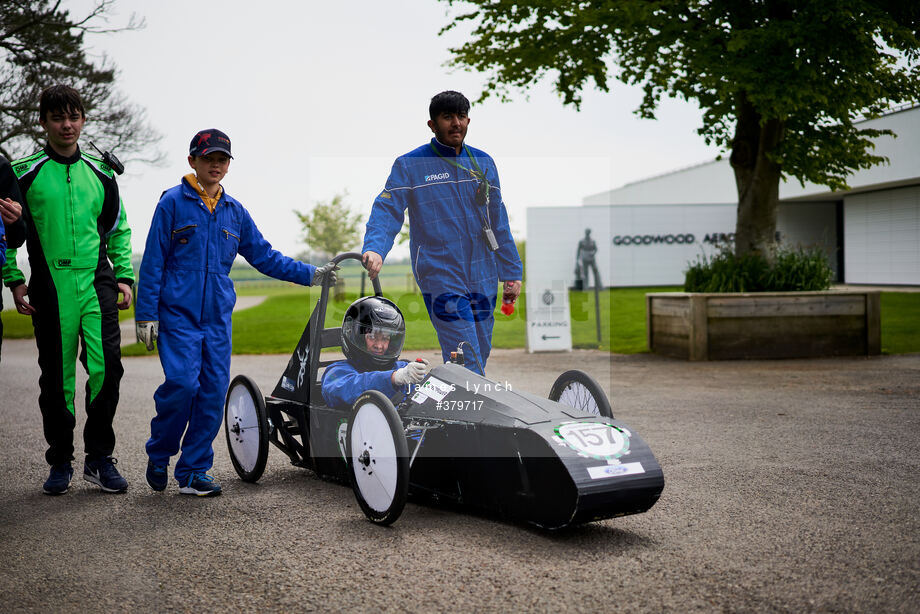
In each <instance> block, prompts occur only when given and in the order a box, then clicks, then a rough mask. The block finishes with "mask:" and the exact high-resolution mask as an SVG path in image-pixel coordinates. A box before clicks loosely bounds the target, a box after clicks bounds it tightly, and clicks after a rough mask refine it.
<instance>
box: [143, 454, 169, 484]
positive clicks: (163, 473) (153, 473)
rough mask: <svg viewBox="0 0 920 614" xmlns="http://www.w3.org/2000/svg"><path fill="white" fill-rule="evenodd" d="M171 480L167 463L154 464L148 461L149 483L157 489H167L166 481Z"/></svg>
mask: <svg viewBox="0 0 920 614" xmlns="http://www.w3.org/2000/svg"><path fill="white" fill-rule="evenodd" d="M168 481H169V474H168V473H167V469H166V465H154V464H153V462H152V461H147V485H148V486H150V488H152V489H154V490H155V491H157V492H159V491H161V490H166V483H167V482H168Z"/></svg>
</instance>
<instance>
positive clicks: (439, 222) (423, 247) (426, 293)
mask: <svg viewBox="0 0 920 614" xmlns="http://www.w3.org/2000/svg"><path fill="white" fill-rule="evenodd" d="M469 109H470V103H469V100H467V99H466V97H465V96H463V94H461V93H459V92H453V91H447V92H441V93H440V94H438V95H437V96H435V97H434V98H432V99H431V104H430V105H429V108H428V113H429V116H430V119H429V121H428V127H429V128H430V129H431V131H432V132H433V133H434V138H432V139H431V141H430V142H429V143H426V144H425V145H422V146H421V147H418V148H417V149H414V150H413V151H410V152H409V153H407V154H405V155H402V156H400V157H399V158H397V159H396V162H394V163H393V168H392V170H391V171H390V177H389V178H388V179H387V182H386V186H385V187H384V189H383V191H382V192H381V193H380V194H379V195H378V196H377V198H376V199H375V200H374V205H373V208H372V210H371V215H370V218H369V219H368V222H367V228H366V230H365V234H364V246H363V248H362V250H361V251H362V252H363V254H364V265H365V267H366V268H367V270H368V273H369V276H370V277H371V278H372V279H373V278H374V277H376V276H377V274H378V273H379V272H380V268H381V267H382V266H383V259H384V257H386V255H387V253H389V251H390V249H391V248H392V247H393V240H394V238H395V237H396V235H397V234H398V233H399V231H400V229H401V228H402V226H403V222H404V221H405V214H406V210H407V209H408V212H409V218H410V219H411V220H412V223H411V224H410V226H409V249H410V251H411V258H412V270H413V272H414V273H415V280H416V282H417V283H418V286H419V288H420V289H421V290H422V296H423V297H424V299H425V306H426V307H427V309H428V315H429V316H430V317H431V322H432V324H433V325H434V328H435V330H436V331H437V333H438V341H439V342H440V344H441V353H442V354H443V357H444V360H445V361H446V360H447V359H448V358H449V357H450V352H451V351H452V350H454V349H456V348H457V346H458V345H459V344H460V342H462V341H466V342H468V343H469V347H470V349H471V350H472V351H473V352H474V353H475V357H471V356H469V355H467V358H468V360H466V364H467V366H468V367H469V368H470V369H475V368H477V363H480V364H481V365H482V366H483V367H485V364H486V360H487V359H488V357H489V353H490V351H491V349H492V326H493V324H494V322H495V318H494V316H493V312H494V311H495V302H496V300H497V292H498V282H499V280H501V281H503V282H504V285H503V292H502V300H503V301H504V302H509V303H513V302H514V301H516V300H517V297H518V295H519V294H520V292H521V279H522V277H523V273H524V271H523V266H522V264H521V258H520V256H519V255H518V252H517V247H516V246H515V245H514V239H513V237H512V236H511V229H510V227H509V225H508V212H507V211H506V210H505V205H504V203H503V202H502V196H501V184H500V183H499V180H498V170H497V169H496V167H495V162H494V161H493V160H492V158H491V157H490V156H489V155H488V154H487V153H485V152H484V151H481V150H479V149H475V148H473V147H469V146H468V145H466V144H465V143H464V140H465V138H466V131H467V127H468V126H469V123H470V118H469V115H468V113H469ZM477 359H478V360H477Z"/></svg>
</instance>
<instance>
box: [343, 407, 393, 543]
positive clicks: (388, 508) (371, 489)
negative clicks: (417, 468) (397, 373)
mask: <svg viewBox="0 0 920 614" xmlns="http://www.w3.org/2000/svg"><path fill="white" fill-rule="evenodd" d="M345 446H346V448H345V456H346V460H347V462H348V471H349V474H350V475H351V486H352V489H353V490H354V491H355V498H356V499H357V500H358V505H360V506H361V510H362V511H363V512H364V515H365V516H367V519H368V520H370V521H371V522H373V523H375V524H379V525H388V524H392V523H393V522H395V521H396V519H397V518H399V516H400V514H402V511H403V508H404V507H405V505H406V497H407V496H408V494H409V447H408V445H406V435H405V431H404V430H403V425H402V421H401V420H400V419H399V414H397V413H396V408H394V407H393V404H392V403H391V402H390V400H389V399H388V398H386V396H384V395H383V394H382V393H380V392H377V391H376V390H370V391H368V392H365V393H364V394H362V395H361V396H360V397H358V400H357V401H355V404H354V413H352V416H351V420H350V421H349V422H348V434H347V435H346V438H345Z"/></svg>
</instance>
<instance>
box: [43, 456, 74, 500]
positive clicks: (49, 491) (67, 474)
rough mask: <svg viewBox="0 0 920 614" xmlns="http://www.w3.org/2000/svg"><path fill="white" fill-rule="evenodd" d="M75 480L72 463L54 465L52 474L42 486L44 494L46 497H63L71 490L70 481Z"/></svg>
mask: <svg viewBox="0 0 920 614" xmlns="http://www.w3.org/2000/svg"><path fill="white" fill-rule="evenodd" d="M71 479H73V467H71V466H70V463H61V464H60V465H52V466H51V473H49V474H48V479H47V480H45V484H44V485H43V486H42V492H43V493H45V494H46V495H63V494H64V493H65V492H67V489H68V488H70V480H71Z"/></svg>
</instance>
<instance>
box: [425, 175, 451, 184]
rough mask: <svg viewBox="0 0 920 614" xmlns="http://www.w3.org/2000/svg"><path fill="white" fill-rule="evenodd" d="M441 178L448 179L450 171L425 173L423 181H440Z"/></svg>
mask: <svg viewBox="0 0 920 614" xmlns="http://www.w3.org/2000/svg"><path fill="white" fill-rule="evenodd" d="M441 179H450V173H438V174H436V175H425V182H426V183H427V182H428V181H440V180H441Z"/></svg>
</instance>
